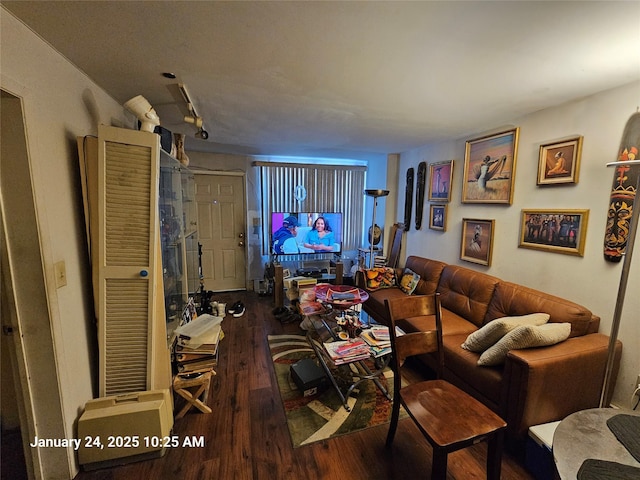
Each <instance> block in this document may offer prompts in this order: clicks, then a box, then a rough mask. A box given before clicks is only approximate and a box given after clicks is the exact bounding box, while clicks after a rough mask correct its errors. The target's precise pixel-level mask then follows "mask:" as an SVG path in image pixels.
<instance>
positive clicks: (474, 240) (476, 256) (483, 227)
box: [460, 218, 495, 266]
mask: <svg viewBox="0 0 640 480" xmlns="http://www.w3.org/2000/svg"><path fill="white" fill-rule="evenodd" d="M494 230H495V220H477V219H473V218H463V219H462V241H461V242H460V243H461V245H460V259H461V260H465V261H467V262H472V263H479V264H480V265H487V266H490V265H491V257H492V251H493V233H494Z"/></svg>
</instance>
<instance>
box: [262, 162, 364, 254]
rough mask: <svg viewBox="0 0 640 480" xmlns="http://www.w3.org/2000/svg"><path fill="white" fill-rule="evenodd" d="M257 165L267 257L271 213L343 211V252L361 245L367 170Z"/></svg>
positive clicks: (263, 163) (265, 163)
mask: <svg viewBox="0 0 640 480" xmlns="http://www.w3.org/2000/svg"><path fill="white" fill-rule="evenodd" d="M254 166H256V167H258V168H259V169H260V174H259V178H260V185H261V186H262V192H261V203H262V218H263V222H262V253H263V255H268V254H269V251H270V247H269V243H270V241H271V225H270V224H269V223H270V219H271V212H292V213H293V212H325V213H330V212H340V213H342V220H343V233H342V251H343V252H344V251H346V250H355V249H357V248H358V247H359V246H360V242H361V239H362V231H363V230H362V229H363V226H362V225H363V218H364V193H363V192H364V189H365V173H366V167H360V166H340V165H303V164H290V163H270V162H269V163H267V162H255V163H254ZM300 186H301V187H303V189H304V192H306V197H305V196H304V193H303V189H301V188H300ZM301 193H302V195H301ZM303 197H304V198H303Z"/></svg>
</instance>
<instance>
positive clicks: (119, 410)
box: [78, 389, 173, 470]
mask: <svg viewBox="0 0 640 480" xmlns="http://www.w3.org/2000/svg"><path fill="white" fill-rule="evenodd" d="M172 427H173V401H172V398H171V392H170V391H169V390H168V389H166V390H150V391H145V392H135V393H131V394H125V395H114V396H109V397H102V398H96V399H94V400H89V401H88V402H87V404H86V405H85V410H84V413H83V414H82V415H81V416H80V419H79V420H78V438H79V439H80V440H81V444H80V446H79V448H78V463H79V464H80V465H82V466H83V468H84V469H85V470H94V469H96V468H105V467H112V466H114V465H122V464H125V463H130V462H134V461H139V460H145V459H149V458H157V457H161V456H162V455H164V453H165V449H166V444H165V440H164V439H165V438H170V437H169V436H170V433H171V429H172Z"/></svg>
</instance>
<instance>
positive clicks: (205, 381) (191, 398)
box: [173, 370, 216, 420]
mask: <svg viewBox="0 0 640 480" xmlns="http://www.w3.org/2000/svg"><path fill="white" fill-rule="evenodd" d="M215 374H216V372H214V371H213V370H210V371H208V372H204V373H202V375H198V376H197V377H193V378H189V377H183V376H180V374H178V375H176V376H175V377H173V391H174V392H176V393H177V394H178V395H180V396H181V397H182V398H184V399H185V400H186V401H187V403H186V405H184V406H183V407H182V409H181V410H180V411H179V412H178V414H177V415H176V420H177V419H179V418H182V417H184V416H185V414H186V413H187V412H188V411H189V409H191V408H192V407H195V408H197V409H198V410H200V411H201V412H202V413H211V411H212V410H211V408H210V407H209V406H208V405H207V404H206V402H207V400H208V399H209V387H210V386H211V376H212V375H215ZM201 396H202V400H201V399H200V397H201Z"/></svg>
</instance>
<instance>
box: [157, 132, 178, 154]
mask: <svg viewBox="0 0 640 480" xmlns="http://www.w3.org/2000/svg"><path fill="white" fill-rule="evenodd" d="M153 133H156V134H158V135H160V147H161V148H162V150H164V151H165V152H167V153H169V154H171V148H172V147H173V133H171V131H170V130H167V129H166V128H164V127H161V126H159V125H158V126H156V128H155V129H154V130H153Z"/></svg>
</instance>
